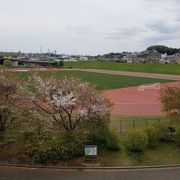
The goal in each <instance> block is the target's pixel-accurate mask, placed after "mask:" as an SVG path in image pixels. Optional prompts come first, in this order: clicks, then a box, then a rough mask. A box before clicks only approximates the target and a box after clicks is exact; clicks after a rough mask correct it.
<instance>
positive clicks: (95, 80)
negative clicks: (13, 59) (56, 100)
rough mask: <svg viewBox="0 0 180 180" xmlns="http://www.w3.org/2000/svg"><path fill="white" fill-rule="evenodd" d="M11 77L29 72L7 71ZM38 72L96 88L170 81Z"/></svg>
mask: <svg viewBox="0 0 180 180" xmlns="http://www.w3.org/2000/svg"><path fill="white" fill-rule="evenodd" d="M8 74H9V76H11V77H13V78H14V77H20V78H22V79H27V78H28V76H29V75H30V73H28V72H11V73H10V72H9V73H8ZM39 74H40V75H41V76H42V77H44V78H47V77H50V76H53V77H56V78H63V77H65V76H67V77H77V78H80V79H81V80H83V81H87V82H89V83H90V84H91V85H94V86H96V88H97V89H98V90H107V89H116V88H124V87H132V86H138V85H141V84H147V83H156V82H160V83H165V82H172V81H171V80H164V79H155V78H144V77H131V76H122V75H111V74H101V73H92V72H83V71H51V72H49V71H46V72H39Z"/></svg>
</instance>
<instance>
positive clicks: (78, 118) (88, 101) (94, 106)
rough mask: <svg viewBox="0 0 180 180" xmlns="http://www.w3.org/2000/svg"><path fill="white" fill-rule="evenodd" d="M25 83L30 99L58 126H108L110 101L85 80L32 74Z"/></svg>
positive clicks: (63, 128)
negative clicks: (26, 83)
mask: <svg viewBox="0 0 180 180" xmlns="http://www.w3.org/2000/svg"><path fill="white" fill-rule="evenodd" d="M28 86H29V87H31V88H30V89H31V90H29V91H28V92H29V95H30V96H29V97H30V100H31V102H33V104H34V105H35V106H36V107H38V108H39V109H40V110H42V111H44V112H45V113H47V114H49V115H50V116H51V120H49V121H51V122H53V123H55V124H56V125H57V126H58V129H61V130H65V131H67V132H70V131H74V130H76V129H80V130H84V131H85V130H88V128H94V127H101V128H107V127H108V123H109V117H110V108H111V104H110V103H109V101H108V100H107V99H106V98H105V97H104V96H103V95H102V94H100V92H98V91H96V90H95V89H94V88H93V87H91V86H89V84H88V83H84V82H82V81H81V80H79V79H76V78H64V79H55V78H50V79H42V78H41V77H40V76H37V75H34V76H32V78H31V79H30V81H29V82H28ZM32 89H33V90H32Z"/></svg>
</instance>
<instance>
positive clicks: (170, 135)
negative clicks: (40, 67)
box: [154, 124, 175, 142]
mask: <svg viewBox="0 0 180 180" xmlns="http://www.w3.org/2000/svg"><path fill="white" fill-rule="evenodd" d="M154 127H155V128H156V129H157V131H158V133H159V139H160V140H161V141H165V142H167V141H168V142H171V141H174V137H175V129H174V128H173V127H167V126H165V125H163V124H155V125H154Z"/></svg>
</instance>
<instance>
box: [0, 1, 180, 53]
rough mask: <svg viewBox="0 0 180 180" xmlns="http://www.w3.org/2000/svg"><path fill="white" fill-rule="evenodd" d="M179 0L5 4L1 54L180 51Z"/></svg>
mask: <svg viewBox="0 0 180 180" xmlns="http://www.w3.org/2000/svg"><path fill="white" fill-rule="evenodd" d="M179 12H180V1H179V0H158V1H157V0H136V1H134V0H126V1H119V0H86V1H84V0H29V1H28V0H16V1H13V0H6V1H1V6H0V21H1V25H2V26H1V28H0V42H1V43H0V51H16V50H21V51H26V52H32V51H35V52H36V51H38V50H39V47H40V46H42V47H43V48H44V49H50V48H52V49H57V52H59V53H70V54H71V53H72V54H73V53H78V54H99V53H101V54H102V53H107V52H109V51H115V52H118V51H124V50H127V51H138V50H143V49H146V46H147V45H149V44H156V43H163V44H164V45H169V44H170V45H171V46H174V47H180V41H178V39H179V37H180V32H179V29H180V13H179Z"/></svg>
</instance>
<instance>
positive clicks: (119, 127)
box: [111, 118, 175, 134]
mask: <svg viewBox="0 0 180 180" xmlns="http://www.w3.org/2000/svg"><path fill="white" fill-rule="evenodd" d="M153 124H165V125H167V126H173V125H175V123H174V122H172V121H171V120H170V119H160V118H159V119H140V120H116V121H115V122H112V123H111V128H112V129H113V130H115V131H116V132H117V133H120V134H126V133H128V131H130V130H133V129H140V128H145V127H148V126H150V125H153Z"/></svg>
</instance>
